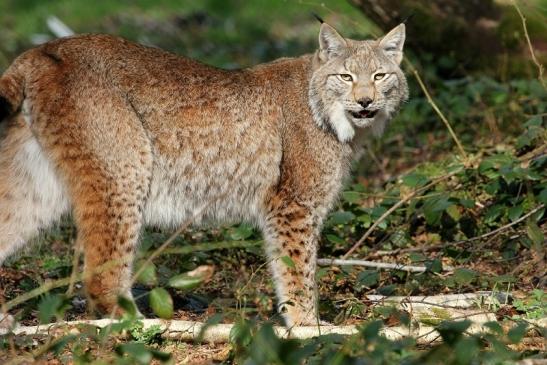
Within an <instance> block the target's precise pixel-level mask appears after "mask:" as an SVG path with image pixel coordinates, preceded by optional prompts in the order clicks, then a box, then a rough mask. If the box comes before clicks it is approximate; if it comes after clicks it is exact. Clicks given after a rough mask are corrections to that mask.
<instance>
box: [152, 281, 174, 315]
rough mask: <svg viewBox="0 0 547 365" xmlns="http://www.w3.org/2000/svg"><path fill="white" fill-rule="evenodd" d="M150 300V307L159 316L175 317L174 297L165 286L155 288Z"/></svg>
mask: <svg viewBox="0 0 547 365" xmlns="http://www.w3.org/2000/svg"><path fill="white" fill-rule="evenodd" d="M148 300H149V302H150V307H151V308H152V310H153V311H154V313H155V314H156V315H157V316H158V317H160V318H163V319H171V318H173V299H172V298H171V295H169V293H168V292H167V290H165V289H163V288H155V289H153V290H152V291H151V292H150V294H149V296H148Z"/></svg>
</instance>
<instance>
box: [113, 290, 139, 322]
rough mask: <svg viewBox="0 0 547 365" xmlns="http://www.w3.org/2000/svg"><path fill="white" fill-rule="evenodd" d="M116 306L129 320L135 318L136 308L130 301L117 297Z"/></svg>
mask: <svg viewBox="0 0 547 365" xmlns="http://www.w3.org/2000/svg"><path fill="white" fill-rule="evenodd" d="M118 305H119V306H120V308H121V309H123V310H124V312H125V314H127V315H128V316H129V317H130V318H135V317H136V315H137V307H136V306H135V302H133V301H132V300H131V299H129V298H127V297H125V296H123V295H119V296H118Z"/></svg>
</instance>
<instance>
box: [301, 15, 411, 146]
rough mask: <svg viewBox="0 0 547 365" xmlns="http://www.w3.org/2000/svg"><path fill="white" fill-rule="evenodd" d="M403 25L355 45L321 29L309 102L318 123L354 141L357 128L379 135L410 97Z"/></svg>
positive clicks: (325, 26) (326, 27) (327, 28)
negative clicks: (377, 37)
mask: <svg viewBox="0 0 547 365" xmlns="http://www.w3.org/2000/svg"><path fill="white" fill-rule="evenodd" d="M404 41H405V26H404V24H400V25H398V26H397V27H395V28H394V29H393V30H391V31H390V32H389V33H388V34H387V35H385V36H384V37H382V38H380V39H377V40H367V41H356V40H352V39H346V38H343V37H342V36H340V34H338V32H337V31H336V30H335V29H334V28H333V27H331V26H330V25H328V24H326V23H323V24H321V30H320V32H319V50H318V51H317V52H316V54H315V58H314V70H313V73H312V77H311V80H310V87H309V103H310V107H311V111H312V113H313V118H314V120H315V122H316V123H317V124H318V125H319V126H321V127H324V128H329V129H331V130H333V131H334V133H335V134H336V135H337V137H338V139H339V140H340V141H341V142H348V141H350V140H351V139H352V138H353V136H354V135H355V129H354V128H355V127H358V128H365V127H369V128H371V130H372V132H373V133H374V134H375V135H380V134H381V133H382V132H383V130H384V126H385V124H386V123H387V122H388V121H389V120H390V119H391V117H392V116H393V114H394V113H395V112H396V111H397V110H398V109H399V107H400V106H401V104H402V103H403V102H404V101H406V99H407V98H408V87H407V83H406V79H405V76H404V75H403V72H402V71H401V68H400V64H401V60H402V59H403V44H404Z"/></svg>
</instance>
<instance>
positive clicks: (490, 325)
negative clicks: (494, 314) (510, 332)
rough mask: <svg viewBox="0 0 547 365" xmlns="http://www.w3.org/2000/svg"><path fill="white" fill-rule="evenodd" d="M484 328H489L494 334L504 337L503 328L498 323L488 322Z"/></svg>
mask: <svg viewBox="0 0 547 365" xmlns="http://www.w3.org/2000/svg"><path fill="white" fill-rule="evenodd" d="M484 327H487V328H488V329H489V330H491V331H492V332H494V333H495V334H497V335H502V334H503V328H502V327H501V325H500V324H499V322H497V321H490V322H486V323H485V324H484Z"/></svg>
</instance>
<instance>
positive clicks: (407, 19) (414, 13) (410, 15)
mask: <svg viewBox="0 0 547 365" xmlns="http://www.w3.org/2000/svg"><path fill="white" fill-rule="evenodd" d="M414 15H416V12H414V11H413V12H412V13H410V14H409V15H408V16H407V17H406V18H404V19H403V21H402V22H401V23H404V24H407V22H408V21H409V20H410V19H412V18H413V17H414Z"/></svg>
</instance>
